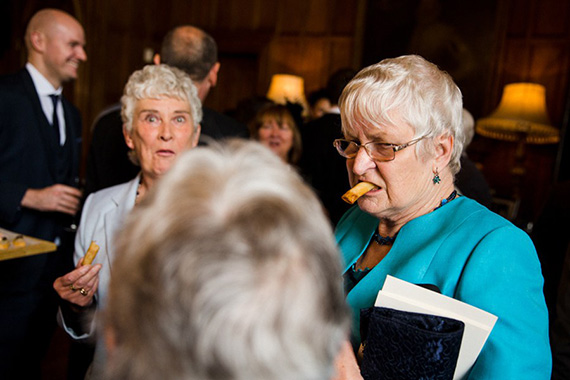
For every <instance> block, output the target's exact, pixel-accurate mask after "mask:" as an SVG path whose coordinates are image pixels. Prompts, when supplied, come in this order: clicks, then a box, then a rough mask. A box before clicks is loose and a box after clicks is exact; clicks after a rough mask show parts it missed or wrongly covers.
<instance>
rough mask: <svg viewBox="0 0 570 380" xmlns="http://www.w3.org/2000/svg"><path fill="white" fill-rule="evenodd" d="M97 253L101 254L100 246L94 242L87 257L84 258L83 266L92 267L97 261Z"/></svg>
mask: <svg viewBox="0 0 570 380" xmlns="http://www.w3.org/2000/svg"><path fill="white" fill-rule="evenodd" d="M97 252H99V246H98V245H97V243H95V242H94V241H92V242H91V244H90V245H89V249H88V250H87V253H86V254H85V257H84V258H83V263H82V264H81V265H90V264H91V263H92V262H93V260H94V259H95V256H97Z"/></svg>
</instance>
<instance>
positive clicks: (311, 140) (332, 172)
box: [299, 68, 356, 226]
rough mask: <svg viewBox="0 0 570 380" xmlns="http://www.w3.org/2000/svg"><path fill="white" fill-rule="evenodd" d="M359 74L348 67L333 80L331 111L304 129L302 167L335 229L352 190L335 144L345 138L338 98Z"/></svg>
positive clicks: (330, 87)
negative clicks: (339, 139) (344, 197)
mask: <svg viewBox="0 0 570 380" xmlns="http://www.w3.org/2000/svg"><path fill="white" fill-rule="evenodd" d="M355 74H356V71H355V70H353V69H349V68H345V69H340V70H338V71H336V72H334V73H333V74H332V75H331V76H330V77H329V79H328V81H327V87H326V90H327V93H328V96H329V99H330V102H331V108H330V109H329V110H328V112H327V113H326V114H324V115H323V116H321V117H320V118H318V119H316V120H313V121H311V122H309V123H307V124H306V125H305V127H304V128H303V129H302V139H303V156H302V157H301V162H300V164H299V166H300V167H301V171H302V173H303V175H304V176H305V178H306V179H307V180H308V181H309V183H310V184H311V185H312V186H313V188H314V189H315V191H316V192H317V195H318V196H319V198H320V199H321V202H322V203H323V206H324V207H325V209H326V211H327V213H328V217H329V220H330V221H331V224H332V225H333V226H335V225H336V224H337V222H338V221H339V219H340V217H341V216H342V215H343V214H344V213H345V212H346V210H348V208H349V207H350V205H348V204H347V203H345V202H344V201H343V200H342V199H341V197H342V194H344V193H345V192H346V191H347V190H348V189H349V188H350V185H349V183H348V176H347V175H346V163H345V161H346V160H345V159H344V158H343V157H341V156H340V155H339V154H338V153H337V152H336V149H335V148H334V146H333V141H334V140H335V139H338V138H343V135H342V132H341V121H340V109H339V108H338V99H339V98H340V94H342V90H343V89H344V87H345V86H346V84H347V83H348V82H350V80H351V79H352V78H353V77H354V75H355Z"/></svg>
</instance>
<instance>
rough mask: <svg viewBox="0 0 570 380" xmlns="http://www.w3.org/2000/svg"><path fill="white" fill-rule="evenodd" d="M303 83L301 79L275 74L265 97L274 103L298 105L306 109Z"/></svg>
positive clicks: (294, 76)
mask: <svg viewBox="0 0 570 380" xmlns="http://www.w3.org/2000/svg"><path fill="white" fill-rule="evenodd" d="M304 82H305V81H304V80H303V78H301V77H299V76H296V75H290V74H275V75H273V76H272V77H271V84H270V85H269V91H268V92H267V97H268V98H269V99H271V100H273V101H274V102H275V103H279V104H286V103H287V102H289V103H298V104H301V105H302V106H303V109H306V108H307V107H306V105H307V100H306V99H305V83H304Z"/></svg>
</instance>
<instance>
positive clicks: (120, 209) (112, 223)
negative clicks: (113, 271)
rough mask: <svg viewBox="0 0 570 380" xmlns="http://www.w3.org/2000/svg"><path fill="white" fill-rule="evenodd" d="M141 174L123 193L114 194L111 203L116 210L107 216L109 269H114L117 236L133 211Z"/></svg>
mask: <svg viewBox="0 0 570 380" xmlns="http://www.w3.org/2000/svg"><path fill="white" fill-rule="evenodd" d="M139 180H140V174H139V175H138V176H137V177H136V178H135V179H133V180H131V181H130V182H129V186H126V187H124V188H123V189H122V190H123V191H121V192H118V193H116V194H113V195H112V197H111V201H110V202H112V203H113V205H114V208H113V209H112V210H111V211H109V212H108V213H107V214H105V239H106V241H105V244H106V246H107V251H108V252H111V254H108V255H107V259H108V263H107V265H109V268H112V256H113V253H112V252H114V244H115V234H116V233H117V232H118V231H120V229H121V228H122V226H123V223H124V221H125V218H126V216H127V215H128V213H129V212H130V211H131V210H132V209H133V206H134V204H135V198H136V194H137V189H138V185H139Z"/></svg>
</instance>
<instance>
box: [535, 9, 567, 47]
mask: <svg viewBox="0 0 570 380" xmlns="http://www.w3.org/2000/svg"><path fill="white" fill-rule="evenodd" d="M533 16H535V18H534V28H533V31H534V37H550V38H564V37H568V33H569V30H570V2H569V1H567V0H562V1H561V0H540V6H538V7H537V9H536V13H535V14H534V15H533Z"/></svg>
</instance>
